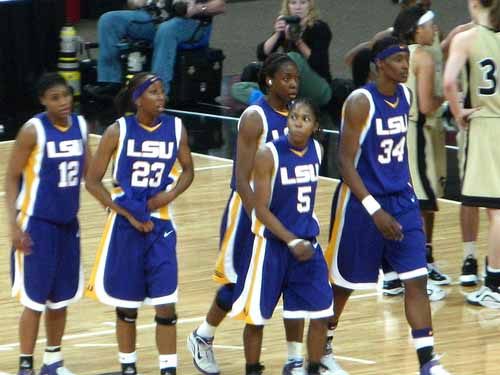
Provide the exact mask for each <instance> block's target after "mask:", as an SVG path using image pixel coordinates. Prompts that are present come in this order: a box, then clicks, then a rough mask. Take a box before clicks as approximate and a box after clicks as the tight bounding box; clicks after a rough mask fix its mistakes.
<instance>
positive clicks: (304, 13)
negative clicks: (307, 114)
mask: <svg viewBox="0 0 500 375" xmlns="http://www.w3.org/2000/svg"><path fill="white" fill-rule="evenodd" d="M297 21H298V22H297ZM331 40H332V32H331V31H330V27H329V26H328V24H327V23H326V22H324V21H322V20H321V19H320V18H319V11H318V8H317V6H316V4H315V1H314V0H283V2H282V7H281V11H280V15H279V16H278V17H277V18H276V20H275V21H274V32H273V33H272V34H271V36H270V37H269V38H267V39H266V40H265V41H263V42H262V43H260V44H259V45H258V46H257V58H258V59H259V61H263V60H265V58H266V57H267V56H268V55H270V54H271V53H272V52H275V51H277V50H279V49H282V50H283V51H284V52H286V53H288V55H289V56H290V58H291V59H292V60H293V61H294V62H295V63H296V64H297V67H298V68H299V76H300V81H301V86H300V88H299V95H298V96H300V97H307V98H309V99H310V100H311V101H312V102H313V103H315V104H316V105H318V106H320V107H324V106H326V105H327V104H328V103H329V102H330V99H331V98H332V88H331V81H332V77H331V75H330V67H329V56H328V49H329V47H330V42H331ZM245 70H246V72H245V74H244V75H243V77H242V78H243V79H245V78H247V77H249V76H250V78H249V79H248V80H249V81H248V82H240V83H236V84H235V85H233V87H232V89H231V90H232V92H231V93H232V95H233V97H234V98H235V99H236V100H238V101H240V102H242V103H246V104H251V103H253V102H255V101H256V100H257V99H258V98H259V97H260V96H262V95H263V94H262V92H261V91H260V90H259V86H258V84H257V82H256V81H257V80H256V77H257V74H256V72H255V73H254V74H247V72H248V69H247V68H246V69H245ZM252 75H253V76H254V77H255V79H252V78H251V76H252ZM250 81H252V82H250ZM253 81H255V82H253Z"/></svg>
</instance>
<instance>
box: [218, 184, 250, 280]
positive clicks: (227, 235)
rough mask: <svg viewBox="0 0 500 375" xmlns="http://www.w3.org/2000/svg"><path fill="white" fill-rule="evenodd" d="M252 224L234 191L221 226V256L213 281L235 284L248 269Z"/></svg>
mask: <svg viewBox="0 0 500 375" xmlns="http://www.w3.org/2000/svg"><path fill="white" fill-rule="evenodd" d="M251 226H252V223H251V221H250V218H249V217H248V215H247V213H246V211H245V209H244V208H243V203H242V201H241V198H240V196H239V194H238V193H237V192H236V190H232V191H231V194H230V196H229V200H228V202H227V205H226V209H225V211H224V216H223V217H222V221H221V225H220V243H219V249H220V251H219V256H218V258H217V262H216V264H215V271H214V275H213V279H214V280H215V281H216V282H218V283H220V284H235V283H236V280H237V278H238V274H239V273H240V272H241V270H244V269H246V268H247V267H248V263H249V261H250V257H251V253H250V254H245V253H244V249H245V247H246V244H247V241H248V239H249V238H253V234H252V228H251Z"/></svg>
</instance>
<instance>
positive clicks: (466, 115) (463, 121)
mask: <svg viewBox="0 0 500 375" xmlns="http://www.w3.org/2000/svg"><path fill="white" fill-rule="evenodd" d="M480 109H481V107H474V108H462V110H461V111H460V116H458V117H455V122H456V123H457V125H458V127H459V128H460V129H463V130H465V129H467V128H468V127H469V122H470V115H472V114H473V113H474V112H476V111H479V110H480Z"/></svg>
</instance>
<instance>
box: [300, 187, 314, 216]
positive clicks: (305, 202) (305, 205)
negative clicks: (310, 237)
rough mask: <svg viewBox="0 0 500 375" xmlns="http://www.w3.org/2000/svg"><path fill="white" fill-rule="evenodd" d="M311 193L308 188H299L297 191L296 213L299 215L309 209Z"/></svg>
mask: <svg viewBox="0 0 500 375" xmlns="http://www.w3.org/2000/svg"><path fill="white" fill-rule="evenodd" d="M311 191H312V190H311V187H310V186H299V188H298V190H297V211H298V212H300V213H301V214H304V213H306V212H309V210H310V209H311V197H310V194H311Z"/></svg>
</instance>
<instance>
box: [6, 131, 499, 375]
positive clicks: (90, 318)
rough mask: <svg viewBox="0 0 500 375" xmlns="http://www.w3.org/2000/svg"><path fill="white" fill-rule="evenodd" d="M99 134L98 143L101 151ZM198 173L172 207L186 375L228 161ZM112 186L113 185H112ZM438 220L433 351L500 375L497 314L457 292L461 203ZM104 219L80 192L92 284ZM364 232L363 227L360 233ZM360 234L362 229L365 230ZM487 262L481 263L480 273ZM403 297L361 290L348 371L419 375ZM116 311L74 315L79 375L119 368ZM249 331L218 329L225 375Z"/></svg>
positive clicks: (353, 311)
mask: <svg viewBox="0 0 500 375" xmlns="http://www.w3.org/2000/svg"><path fill="white" fill-rule="evenodd" d="M96 142H97V137H94V138H93V141H92V143H93V144H94V145H93V146H95V143H96ZM11 147H12V142H4V143H2V144H0V159H1V160H4V163H2V164H3V165H2V168H1V171H0V186H1V188H0V191H1V193H0V198H1V200H0V212H2V215H0V247H1V248H2V249H3V256H2V257H1V258H0V274H1V275H3V276H2V277H1V278H0V306H1V323H0V375H6V374H14V373H15V372H16V370H17V364H18V357H17V356H18V351H19V346H18V336H17V325H18V319H19V315H20V313H21V311H22V307H21V306H20V305H19V303H18V302H17V300H15V299H13V298H11V297H10V278H9V253H10V250H9V249H10V243H9V239H8V233H7V226H6V222H7V220H6V215H5V203H4V200H3V197H4V195H5V194H4V192H3V190H4V174H5V168H6V162H7V158H8V154H9V150H10V148H11ZM193 157H194V161H195V167H196V176H195V180H194V182H193V185H192V186H191V187H190V188H189V189H188V190H187V191H186V192H185V193H184V194H183V195H182V196H181V197H179V198H178V199H177V201H176V202H175V222H176V224H177V227H178V248H177V254H178V260H179V268H180V270H179V298H180V301H179V303H178V307H177V309H178V316H179V321H178V325H177V327H178V340H177V344H178V353H179V361H180V363H179V371H178V373H179V374H182V375H194V374H197V372H196V371H195V369H194V367H193V366H192V363H191V357H190V355H189V353H188V351H187V349H186V337H187V335H188V334H189V333H190V332H191V331H192V330H193V329H195V328H196V326H197V325H198V324H199V323H200V322H201V321H202V320H203V319H204V316H205V313H206V311H207V309H208V307H209V305H210V303H211V301H212V298H213V296H214V292H215V291H216V288H217V285H216V284H215V283H214V282H212V281H211V274H212V269H213V266H214V262H215V259H216V256H217V246H218V238H219V222H220V218H221V216H222V212H223V209H224V206H225V203H226V199H227V197H228V193H229V179H230V175H231V164H232V162H231V161H230V160H226V159H220V158H216V157H210V156H204V155H200V154H195V155H193ZM108 181H109V179H108ZM335 185H336V181H335V180H332V179H321V181H320V184H319V189H318V197H317V199H316V213H317V215H318V217H319V219H320V221H321V224H322V233H321V236H320V242H321V244H322V245H323V247H326V245H327V234H328V223H329V215H330V204H331V199H332V195H333V191H334V188H335ZM440 208H441V211H440V212H439V213H438V214H437V218H436V219H437V220H436V228H435V238H434V249H435V253H436V256H437V259H438V265H439V266H440V267H441V268H442V270H444V271H445V272H446V273H448V274H449V275H451V276H452V277H453V280H454V281H455V283H454V284H453V285H452V286H449V287H446V290H447V292H448V297H447V298H446V299H445V300H443V301H439V302H434V303H432V311H433V319H434V329H435V337H436V350H437V352H438V353H440V354H444V357H443V358H442V360H441V361H442V363H443V364H444V365H445V367H446V368H447V370H448V371H450V372H451V373H453V374H463V375H466V374H467V375H472V374H474V375H476V374H477V375H479V374H485V375H486V374H488V375H497V374H500V310H489V309H485V308H478V307H473V306H469V305H467V304H465V302H464V293H466V292H468V291H470V289H466V288H462V287H460V286H459V285H457V283H456V281H457V280H458V276H459V272H460V267H461V262H462V250H461V239H460V231H459V221H458V208H459V206H458V205H457V204H456V202H450V201H441V203H440ZM105 215H106V214H105V212H104V210H103V209H102V208H101V207H100V205H99V204H98V203H97V202H96V201H95V200H94V199H93V198H92V197H91V196H90V195H89V194H88V193H87V192H86V191H85V189H83V188H82V197H81V210H80V215H79V217H80V224H81V233H82V261H83V266H84V270H85V276H86V280H87V279H88V277H89V274H90V271H91V268H92V265H93V262H94V256H95V252H96V250H97V246H98V241H99V239H100V236H101V232H102V230H103V226H104V221H105ZM486 230H487V222H486V214H485V213H484V212H483V213H481V229H480V246H479V252H478V254H479V255H480V256H481V257H482V255H484V254H485V252H486V242H485V238H486ZM360 231H362V229H360ZM360 235H362V232H360ZM482 263H483V262H482V259H481V261H480V264H481V267H482ZM402 302H403V299H402V297H392V298H388V297H383V296H381V294H380V291H372V292H370V291H364V292H357V293H355V294H354V295H353V297H352V298H351V300H350V301H349V303H348V305H347V307H346V310H345V314H344V316H343V318H342V320H341V323H340V326H339V328H338V329H337V332H336V337H335V340H334V343H335V353H336V355H337V358H338V360H339V362H340V364H341V365H342V366H343V367H344V368H345V369H346V370H348V371H349V372H350V373H351V374H366V375H368V374H398V375H412V374H417V373H418V372H417V367H418V366H417V359H416V355H415V351H414V348H413V344H412V342H411V337H410V332H409V329H408V327H407V324H406V321H405V318H404V311H403V303H402ZM153 317H154V313H153V310H152V308H151V307H144V308H142V309H141V310H140V312H139V319H138V324H137V328H138V339H137V342H138V355H139V361H138V369H139V372H140V373H141V374H158V373H159V371H158V359H157V358H158V357H157V352H156V348H155V344H154V327H155V324H154V321H153ZM114 321H115V313H114V309H113V308H111V307H109V306H105V305H102V304H100V303H98V302H96V301H93V300H91V299H88V298H84V299H82V300H81V301H80V302H78V303H76V304H74V305H72V306H71V307H70V310H69V315H68V322H67V328H66V335H65V337H64V341H63V352H64V357H65V361H66V365H67V367H68V368H69V369H71V370H72V371H73V372H75V373H76V374H102V373H106V372H113V371H118V370H119V364H118V361H117V347H116V341H115V334H114ZM242 328H243V325H242V323H241V322H239V321H234V320H230V319H228V320H226V321H224V322H223V323H222V325H221V327H220V328H219V330H218V331H217V335H216V341H215V344H216V345H215V354H216V357H217V360H218V362H219V365H220V367H221V371H222V374H225V375H239V374H244V356H243V347H242ZM43 348H44V328H43V326H41V329H40V335H39V341H38V345H37V348H36V354H35V366H36V368H39V367H40V365H41V362H42V352H43ZM261 358H262V362H263V363H264V364H265V366H266V374H272V375H274V374H281V367H282V365H283V363H284V361H285V360H286V344H285V338H284V332H283V324H282V321H281V310H280V309H279V308H278V310H277V311H276V312H275V314H274V317H273V319H272V321H271V323H270V324H269V326H267V327H266V329H265V333H264V343H263V352H262V357H261Z"/></svg>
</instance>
